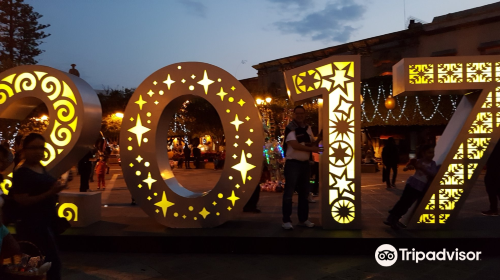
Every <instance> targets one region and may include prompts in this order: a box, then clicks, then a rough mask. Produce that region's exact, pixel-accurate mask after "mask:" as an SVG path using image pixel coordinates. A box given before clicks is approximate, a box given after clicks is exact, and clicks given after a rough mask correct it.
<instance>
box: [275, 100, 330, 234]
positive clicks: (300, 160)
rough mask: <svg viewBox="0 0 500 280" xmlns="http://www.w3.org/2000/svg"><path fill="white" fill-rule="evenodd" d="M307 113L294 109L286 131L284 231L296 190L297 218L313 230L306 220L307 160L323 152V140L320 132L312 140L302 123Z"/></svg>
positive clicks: (289, 224) (289, 225)
mask: <svg viewBox="0 0 500 280" xmlns="http://www.w3.org/2000/svg"><path fill="white" fill-rule="evenodd" d="M305 118H306V111H305V109H304V107H302V106H297V107H295V109H294V110H293V121H291V122H290V123H289V124H288V125H287V127H286V129H285V144H284V150H285V158H286V162H285V190H284V192H283V206H282V211H283V224H282V227H283V229H287V230H290V229H293V225H292V220H291V219H290V216H291V215H292V197H293V192H294V191H295V190H297V192H298V194H299V203H298V211H297V212H298V213H297V214H298V217H299V225H300V226H305V227H309V228H312V227H314V223H312V222H311V221H309V201H308V196H309V177H310V175H309V174H310V171H309V159H310V158H311V153H318V152H322V151H323V148H320V147H318V143H319V142H320V141H321V140H322V136H321V135H322V133H321V132H320V133H319V136H318V139H317V140H316V141H314V135H313V133H312V130H311V127H309V126H308V125H306V124H305Z"/></svg>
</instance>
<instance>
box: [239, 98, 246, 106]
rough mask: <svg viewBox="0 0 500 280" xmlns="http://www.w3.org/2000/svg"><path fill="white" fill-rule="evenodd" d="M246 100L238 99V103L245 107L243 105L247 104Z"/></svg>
mask: <svg viewBox="0 0 500 280" xmlns="http://www.w3.org/2000/svg"><path fill="white" fill-rule="evenodd" d="M245 103H246V102H245V101H243V99H240V101H238V104H240V106H241V107H243V105H244V104H245Z"/></svg>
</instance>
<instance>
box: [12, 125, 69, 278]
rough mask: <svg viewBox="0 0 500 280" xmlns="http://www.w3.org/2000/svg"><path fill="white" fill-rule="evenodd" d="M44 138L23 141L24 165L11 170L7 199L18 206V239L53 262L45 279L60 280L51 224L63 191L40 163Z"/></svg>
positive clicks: (35, 135)
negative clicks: (10, 186) (29, 244)
mask: <svg viewBox="0 0 500 280" xmlns="http://www.w3.org/2000/svg"><path fill="white" fill-rule="evenodd" d="M44 146H45V139H44V138H43V136H42V135H40V134H38V133H31V134H29V135H28V136H26V138H25V139H24V141H23V145H22V150H23V154H24V159H25V161H24V163H23V164H22V165H21V166H20V167H19V168H18V169H17V170H16V171H14V174H13V178H12V188H11V189H10V193H9V196H10V195H12V196H13V197H14V200H15V201H16V202H17V203H18V204H19V211H18V217H19V221H18V222H17V224H16V232H17V236H18V237H19V239H20V240H25V241H30V242H32V243H34V244H35V245H36V246H38V248H40V250H41V251H42V253H43V254H45V256H46V258H45V261H46V262H52V266H51V268H50V270H49V271H48V273H47V279H48V280H58V279H61V260H60V258H59V253H58V249H57V244H56V240H55V235H56V233H55V231H54V229H55V228H54V224H55V221H56V220H57V219H58V215H57V211H56V204H57V202H58V198H57V194H58V193H59V192H60V191H62V190H63V189H64V187H65V186H64V185H61V184H60V183H59V182H58V181H57V179H56V178H54V177H52V176H51V175H49V173H47V171H46V170H45V167H44V166H43V165H42V164H41V160H42V159H43V158H44V151H45V147H44Z"/></svg>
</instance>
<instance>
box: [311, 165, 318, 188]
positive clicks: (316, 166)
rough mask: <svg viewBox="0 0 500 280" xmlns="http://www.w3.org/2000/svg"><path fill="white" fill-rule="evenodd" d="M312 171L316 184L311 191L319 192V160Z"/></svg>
mask: <svg viewBox="0 0 500 280" xmlns="http://www.w3.org/2000/svg"><path fill="white" fill-rule="evenodd" d="M312 173H313V174H314V184H313V185H312V187H311V192H312V193H313V194H318V192H319V162H314V165H313V166H312Z"/></svg>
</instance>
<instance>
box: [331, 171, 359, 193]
mask: <svg viewBox="0 0 500 280" xmlns="http://www.w3.org/2000/svg"><path fill="white" fill-rule="evenodd" d="M330 176H331V179H333V181H335V183H334V185H333V186H334V187H335V188H339V194H340V196H343V193H344V191H348V192H353V189H352V184H353V183H354V182H353V181H349V180H347V172H346V171H344V173H343V174H342V175H341V176H340V177H337V176H336V175H335V174H330Z"/></svg>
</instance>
